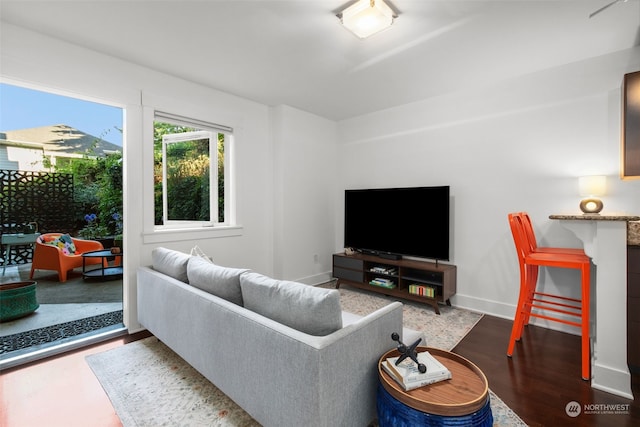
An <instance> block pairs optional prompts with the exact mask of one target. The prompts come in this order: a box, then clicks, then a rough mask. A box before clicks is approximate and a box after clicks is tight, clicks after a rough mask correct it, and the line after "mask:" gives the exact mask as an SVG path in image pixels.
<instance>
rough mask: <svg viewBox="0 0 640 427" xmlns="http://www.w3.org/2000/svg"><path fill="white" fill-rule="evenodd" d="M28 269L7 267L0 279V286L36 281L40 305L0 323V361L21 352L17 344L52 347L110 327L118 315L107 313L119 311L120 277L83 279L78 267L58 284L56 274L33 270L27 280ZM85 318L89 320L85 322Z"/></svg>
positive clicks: (120, 302)
mask: <svg viewBox="0 0 640 427" xmlns="http://www.w3.org/2000/svg"><path fill="white" fill-rule="evenodd" d="M30 269H31V265H30V264H23V265H19V266H8V267H7V269H6V272H5V275H4V276H0V283H10V282H20V281H27V280H34V281H36V282H37V285H36V300H37V301H38V304H40V306H39V307H38V309H37V310H36V311H35V312H34V313H32V314H30V315H28V316H25V317H22V318H20V319H16V320H13V321H9V322H2V323H0V338H1V339H0V341H1V342H2V344H3V345H2V349H0V360H2V359H5V358H7V357H13V355H14V354H15V353H17V352H18V351H20V352H24V351H25V350H24V349H23V348H17V347H16V348H14V347H15V343H17V342H20V343H22V342H25V341H28V342H33V348H34V349H35V348H38V349H40V348H42V346H43V345H47V344H52V345H55V344H58V343H59V342H60V341H62V340H69V339H73V338H74V336H81V335H82V336H84V335H86V334H87V333H92V332H94V331H98V330H102V329H104V327H105V325H106V327H107V328H110V327H113V325H112V323H113V319H117V318H118V316H113V315H109V313H113V312H121V311H122V279H121V278H118V279H116V280H108V281H107V280H105V281H100V280H93V279H92V280H85V279H83V277H82V269H81V268H80V269H76V270H74V271H73V272H70V274H69V276H68V279H67V281H66V282H64V283H60V282H58V276H57V274H56V273H55V272H54V271H47V270H37V271H36V272H35V274H34V277H33V279H29V273H30ZM88 318H91V320H89V321H87V320H86V319H88ZM120 319H121V315H120ZM105 322H106V323H105ZM52 326H56V327H55V328H51V327H52ZM120 326H122V325H120Z"/></svg>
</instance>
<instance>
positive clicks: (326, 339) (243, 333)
mask: <svg viewBox="0 0 640 427" xmlns="http://www.w3.org/2000/svg"><path fill="white" fill-rule="evenodd" d="M137 279H138V280H137V292H138V316H139V320H140V323H141V324H142V325H143V326H144V327H146V328H147V329H148V330H149V331H151V332H152V333H153V334H154V335H155V336H156V337H157V338H158V339H159V340H161V341H162V342H163V343H165V344H166V345H167V346H168V347H170V348H171V349H172V350H173V351H175V352H176V353H177V354H178V355H180V356H181V357H182V358H183V359H184V360H186V361H187V362H188V363H189V364H190V365H191V366H193V367H194V368H195V369H196V370H198V371H199V372H200V373H201V374H202V375H204V376H205V377H206V378H207V379H209V380H210V381H211V382H212V383H213V384H215V385H216V386H217V387H218V388H219V389H220V390H222V391H223V392H224V393H225V394H226V395H227V396H229V397H230V398H231V399H232V400H234V401H235V402H236V403H237V404H238V405H239V406H241V407H242V408H243V409H244V410H246V411H247V412H248V413H249V414H250V415H251V416H252V417H253V418H255V419H256V420H257V421H258V422H259V423H261V424H262V425H264V426H274V427H275V426H295V427H299V426H305V427H307V426H332V427H333V426H338V425H339V426H356V427H357V426H366V425H368V424H369V423H370V422H371V421H372V420H373V419H374V418H375V416H376V409H375V401H376V397H375V394H376V387H377V382H378V379H377V370H376V366H377V361H378V358H379V357H380V356H381V355H382V354H383V353H384V352H385V351H387V350H389V349H390V348H393V346H394V342H393V341H392V340H391V338H390V336H391V333H392V332H394V331H397V332H400V333H401V334H402V333H404V338H405V340H406V341H409V340H414V339H417V337H419V336H421V334H420V333H418V332H416V331H411V330H408V329H404V330H403V327H402V304H401V303H399V302H393V303H390V304H389V305H387V306H385V307H383V308H381V309H379V310H377V311H375V312H373V313H371V314H369V315H367V316H364V317H360V316H356V315H354V314H351V313H346V312H342V311H341V310H340V307H339V293H338V291H337V290H330V289H322V288H315V287H313V286H308V285H303V284H300V283H296V282H287V281H278V280H274V279H271V278H268V277H266V276H262V275H259V274H257V273H252V272H250V271H247V270H240V269H231V268H225V267H220V266H216V265H215V264H211V263H210V262H208V261H206V260H203V259H202V258H199V257H195V256H189V255H187V254H183V253H180V252H176V251H171V250H168V249H165V248H157V249H155V250H154V254H153V267H140V268H139V269H138V272H137ZM216 294H217V295H216ZM309 301H311V302H309ZM336 301H337V306H336ZM336 307H337V309H338V312H337V317H336ZM274 319H275V320H274ZM299 329H301V330H303V331H305V332H303V331H301V330H299Z"/></svg>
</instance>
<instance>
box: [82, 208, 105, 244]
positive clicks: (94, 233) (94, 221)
mask: <svg viewBox="0 0 640 427" xmlns="http://www.w3.org/2000/svg"><path fill="white" fill-rule="evenodd" d="M84 220H85V221H86V223H87V224H86V225H85V226H84V227H83V228H82V229H81V230H80V231H79V232H78V235H79V236H80V237H82V238H83V239H88V240H94V239H97V238H99V237H103V236H104V235H105V234H106V229H105V227H103V226H101V225H99V224H98V216H97V215H96V214H94V213H90V214H86V215H85V216H84Z"/></svg>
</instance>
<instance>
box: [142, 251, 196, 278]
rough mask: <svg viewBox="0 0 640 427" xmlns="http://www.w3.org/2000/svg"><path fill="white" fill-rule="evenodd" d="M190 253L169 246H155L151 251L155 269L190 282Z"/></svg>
mask: <svg viewBox="0 0 640 427" xmlns="http://www.w3.org/2000/svg"><path fill="white" fill-rule="evenodd" d="M189 258H191V256H190V255H188V254H185V253H184V252H179V251H174V250H173V249H167V248H162V247H160V248H155V249H153V251H151V262H152V265H153V269H154V270H156V271H159V272H160V273H162V274H166V275H167V276H170V277H173V278H174V279H177V280H180V281H181V282H185V283H189V278H188V276H187V263H188V262H189Z"/></svg>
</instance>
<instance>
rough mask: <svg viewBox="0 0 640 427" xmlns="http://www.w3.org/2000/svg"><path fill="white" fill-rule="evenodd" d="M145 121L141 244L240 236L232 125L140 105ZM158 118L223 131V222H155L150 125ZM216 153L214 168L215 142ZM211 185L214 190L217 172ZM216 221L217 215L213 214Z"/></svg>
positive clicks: (152, 135)
mask: <svg viewBox="0 0 640 427" xmlns="http://www.w3.org/2000/svg"><path fill="white" fill-rule="evenodd" d="M143 108H144V117H145V119H144V120H145V122H147V123H149V125H147V126H145V130H144V135H146V136H145V137H144V139H145V140H146V141H148V143H147V144H145V146H146V147H148V148H145V149H144V150H143V151H144V152H146V153H147V154H146V155H145V158H146V159H147V160H146V161H145V162H144V163H145V164H146V165H148V166H145V169H147V170H148V172H147V173H146V176H148V177H149V178H148V181H147V184H145V188H147V193H146V195H145V196H144V197H145V200H146V201H147V202H145V206H148V207H149V208H150V209H149V210H148V211H147V210H146V209H145V211H146V212H147V213H146V214H145V221H144V223H145V226H144V227H143V233H142V234H143V240H144V243H145V244H146V243H152V244H153V243H164V242H174V241H185V240H194V239H208V238H218V237H231V236H241V235H243V226H242V225H241V224H240V223H239V222H238V221H237V217H236V210H235V206H236V198H237V195H236V194H235V188H236V185H235V183H234V182H233V181H234V179H235V173H234V170H235V167H234V162H235V159H234V154H233V153H234V152H235V148H234V145H235V143H236V139H237V138H236V137H237V132H234V130H233V128H232V127H228V126H223V125H218V124H214V123H211V122H204V121H202V120H198V119H191V118H187V117H184V116H178V115H175V114H169V113H165V112H162V111H159V110H157V109H155V108H153V107H143ZM158 121H164V122H169V123H172V124H176V125H182V126H188V127H195V128H198V129H199V130H202V131H211V132H212V133H213V134H214V135H216V137H217V134H219V133H222V134H224V156H223V162H224V190H223V191H224V222H217V223H216V224H208V225H205V224H203V222H192V223H190V224H186V223H185V224H173V225H155V220H154V218H155V215H154V210H155V208H154V205H155V201H154V197H153V193H154V190H153V179H154V171H153V169H154V167H153V163H154V161H153V158H154V151H155V150H154V126H155V123H156V122H158ZM215 156H216V165H215V166H216V169H217V143H216V149H215ZM214 182H215V184H214V186H215V187H216V193H217V185H218V182H217V174H216V179H215V181H214ZM217 208H218V203H217V201H216V203H215V209H216V212H217ZM215 218H216V220H217V214H216V216H215Z"/></svg>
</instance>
